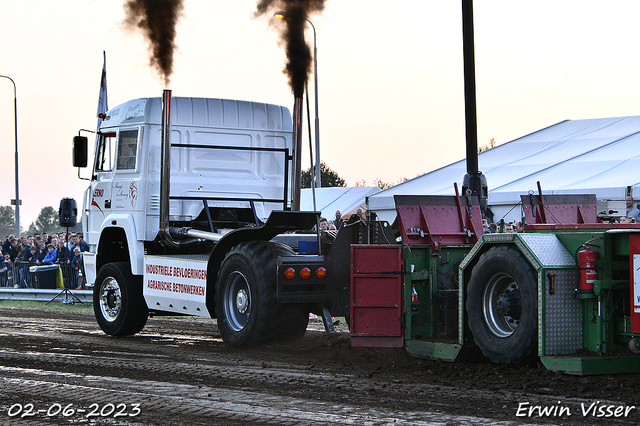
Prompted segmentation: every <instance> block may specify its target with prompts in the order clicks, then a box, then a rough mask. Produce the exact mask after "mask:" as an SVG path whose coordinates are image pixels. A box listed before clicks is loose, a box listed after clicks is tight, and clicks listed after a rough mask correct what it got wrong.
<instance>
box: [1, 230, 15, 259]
mask: <svg viewBox="0 0 640 426" xmlns="http://www.w3.org/2000/svg"><path fill="white" fill-rule="evenodd" d="M12 237H13V238H15V237H14V236H13V235H7V236H6V237H5V240H4V243H2V255H3V256H4V255H5V254H9V251H10V250H11V238H12Z"/></svg>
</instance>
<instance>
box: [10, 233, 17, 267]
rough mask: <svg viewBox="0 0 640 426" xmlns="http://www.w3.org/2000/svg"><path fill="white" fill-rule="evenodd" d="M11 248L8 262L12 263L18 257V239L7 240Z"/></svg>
mask: <svg viewBox="0 0 640 426" xmlns="http://www.w3.org/2000/svg"><path fill="white" fill-rule="evenodd" d="M9 241H10V243H11V247H10V248H9V260H10V261H11V262H13V261H14V260H15V258H16V256H17V255H18V251H17V250H16V247H17V246H18V239H17V238H16V237H12V238H9Z"/></svg>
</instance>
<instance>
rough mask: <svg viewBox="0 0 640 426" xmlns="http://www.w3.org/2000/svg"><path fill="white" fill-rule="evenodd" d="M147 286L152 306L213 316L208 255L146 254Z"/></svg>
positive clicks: (147, 295) (148, 304)
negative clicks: (208, 301)
mask: <svg viewBox="0 0 640 426" xmlns="http://www.w3.org/2000/svg"><path fill="white" fill-rule="evenodd" d="M143 286H144V287H143V294H144V299H145V301H146V302H147V306H148V307H149V309H151V310H153V309H157V310H162V311H168V312H175V313H180V314H187V315H198V316H205V317H210V316H211V315H210V314H209V311H208V310H207V307H206V288H207V260H206V259H194V258H192V257H188V258H184V257H175V256H145V257H144V280H143Z"/></svg>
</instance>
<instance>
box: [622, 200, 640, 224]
mask: <svg viewBox="0 0 640 426" xmlns="http://www.w3.org/2000/svg"><path fill="white" fill-rule="evenodd" d="M625 203H626V204H627V214H626V216H627V217H630V218H633V220H634V222H637V221H638V216H639V215H640V209H638V206H637V205H634V204H633V197H632V196H631V195H627V198H625Z"/></svg>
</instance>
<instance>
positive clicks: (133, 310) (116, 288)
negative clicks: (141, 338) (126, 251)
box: [93, 262, 149, 336]
mask: <svg viewBox="0 0 640 426" xmlns="http://www.w3.org/2000/svg"><path fill="white" fill-rule="evenodd" d="M93 311H94V313H95V316H96V320H97V321H98V325H99V326H100V328H101V329H102V331H104V332H105V333H106V334H109V335H111V336H128V335H131V334H136V333H137V332H139V331H140V330H142V329H143V328H144V326H145V324H146V323H147V318H148V316H149V310H148V309H147V304H146V303H145V301H144V297H143V295H142V276H134V275H133V274H132V273H131V267H130V265H129V264H128V263H124V262H118V263H108V264H106V265H104V266H103V267H102V268H100V271H98V275H97V276H96V282H95V285H94V286H93Z"/></svg>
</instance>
